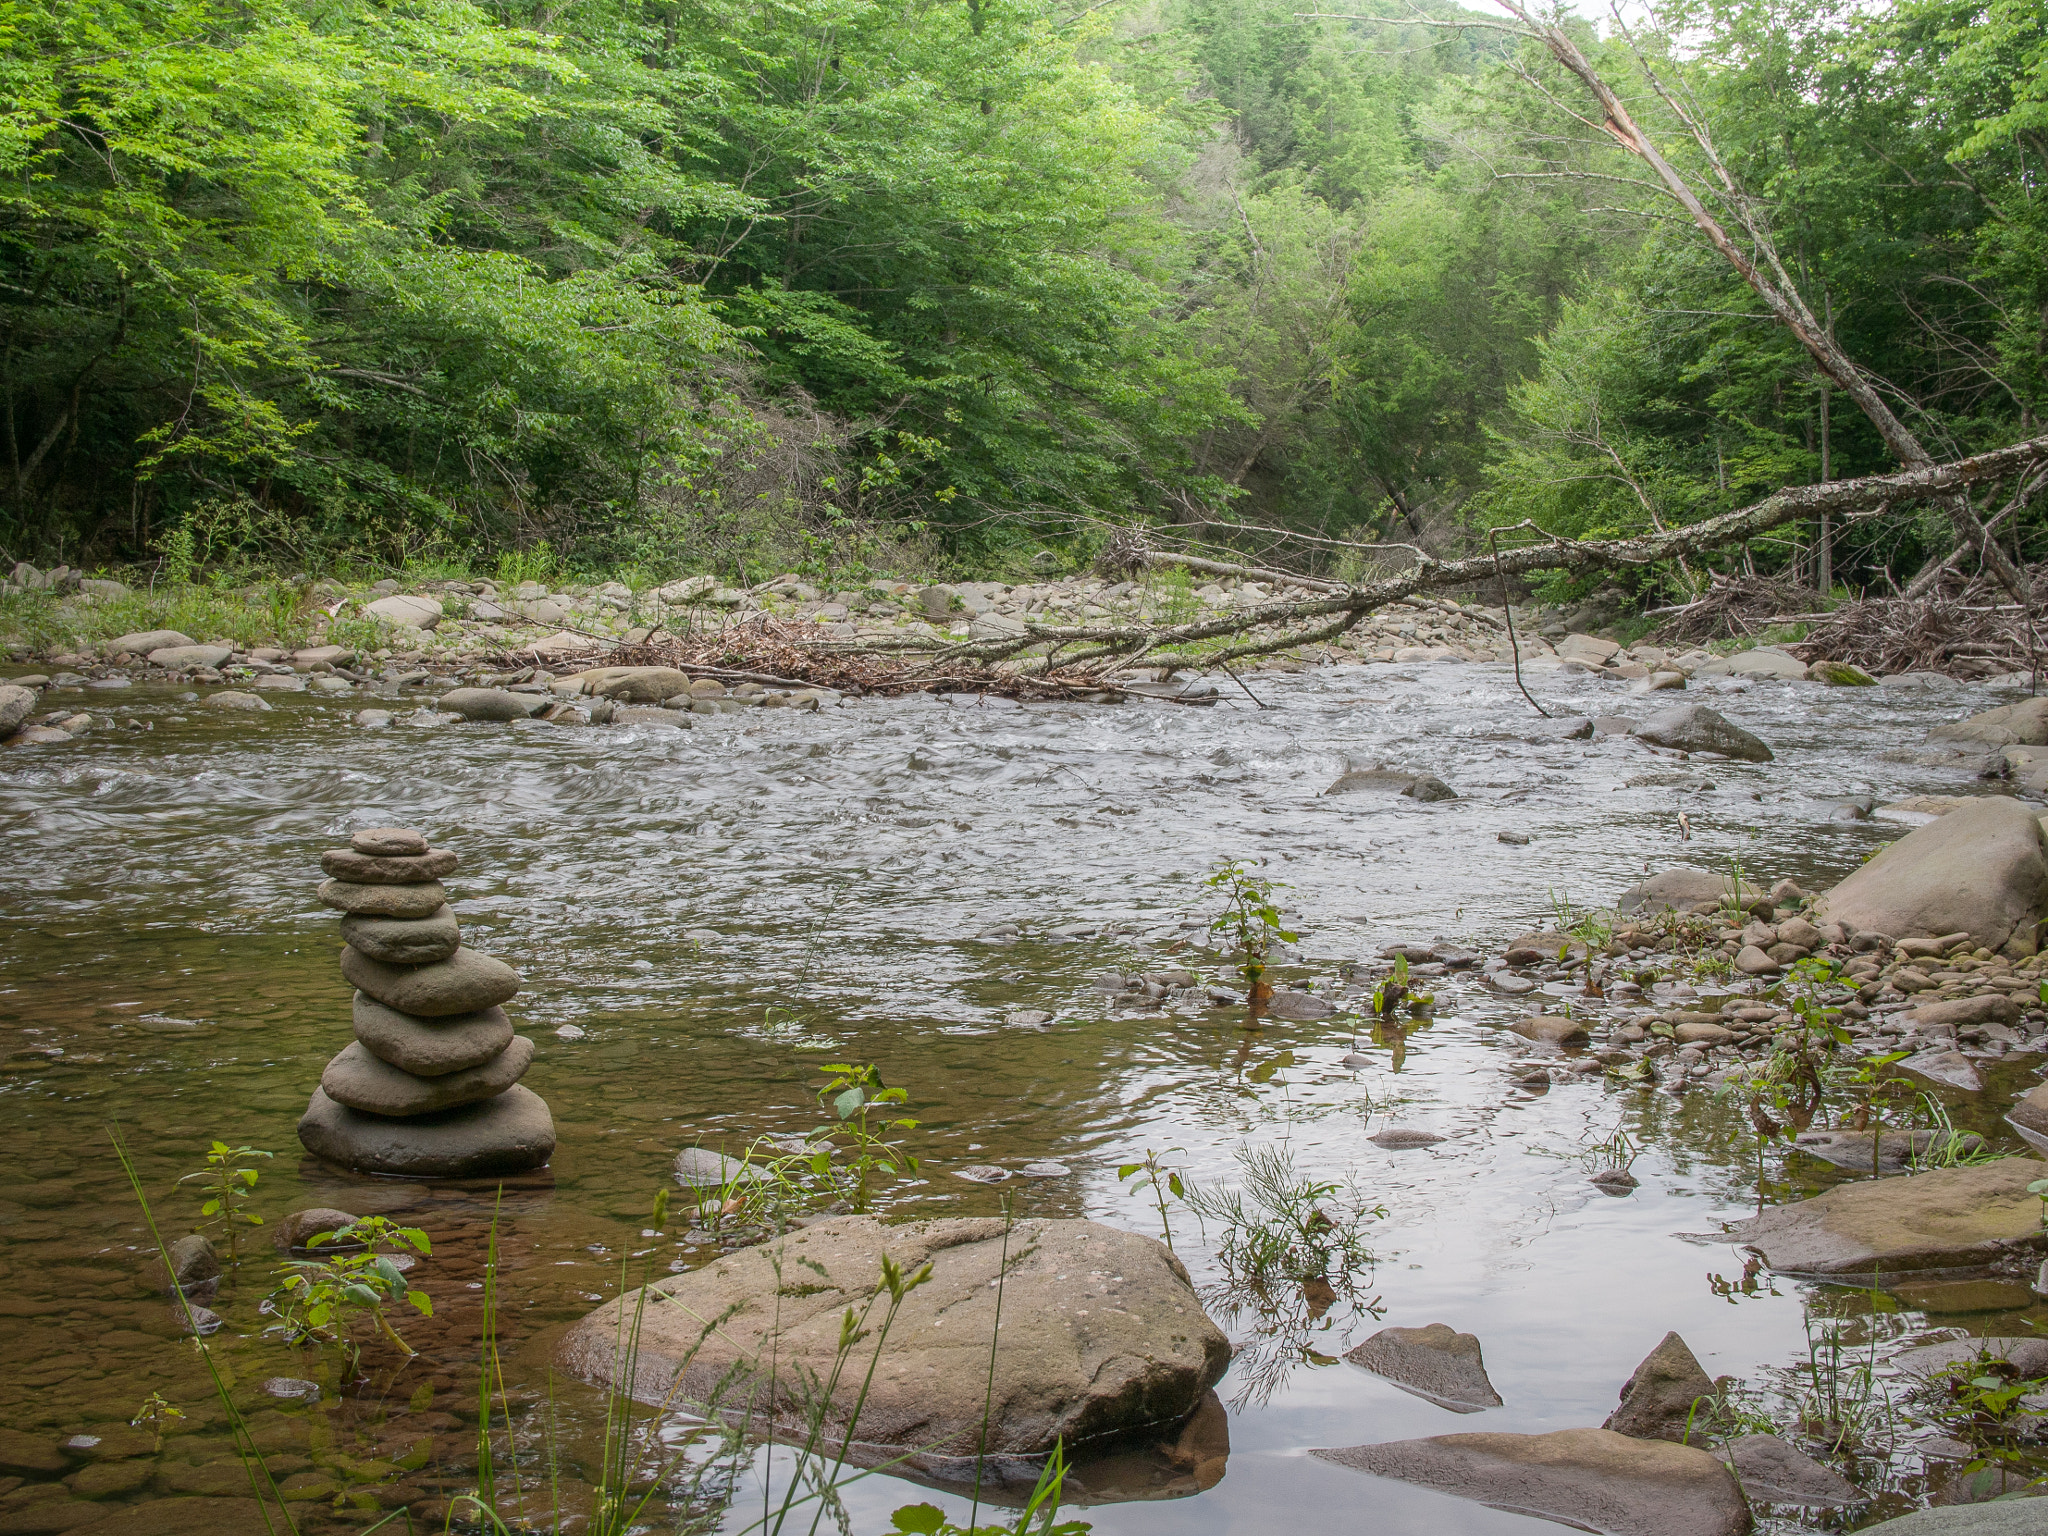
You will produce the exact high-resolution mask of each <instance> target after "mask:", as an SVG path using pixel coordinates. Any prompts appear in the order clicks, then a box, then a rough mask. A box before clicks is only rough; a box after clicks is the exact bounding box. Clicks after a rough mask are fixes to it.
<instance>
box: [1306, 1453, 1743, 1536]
mask: <svg viewBox="0 0 2048 1536" xmlns="http://www.w3.org/2000/svg"><path fill="white" fill-rule="evenodd" d="M1310 1454H1311V1455H1313V1456H1318V1457H1321V1458H1322V1459H1323V1460H1324V1461H1334V1462H1336V1463H1337V1464H1338V1465H1339V1466H1344V1467H1356V1468H1357V1469H1358V1470H1359V1471H1361V1472H1371V1473H1374V1474H1375V1475H1377V1476H1380V1477H1392V1478H1398V1479H1400V1480H1401V1481H1402V1482H1404V1483H1415V1484H1418V1485H1419V1486H1421V1487H1424V1488H1434V1489H1436V1490H1437V1491H1438V1492H1439V1493H1450V1494H1456V1495H1457V1496H1458V1497H1459V1498H1461V1499H1476V1500H1477V1501H1478V1502H1479V1503H1481V1504H1490V1505H1492V1506H1493V1507H1494V1508H1495V1509H1506V1510H1512V1511H1514V1512H1515V1513H1517V1514H1528V1515H1537V1516H1540V1517H1542V1518H1544V1519H1547V1520H1556V1521H1559V1522H1561V1523H1563V1524H1566V1525H1575V1526H1577V1527H1578V1528H1579V1529H1580V1530H1582V1531H1603V1532H1606V1533H1607V1536H1742V1533H1743V1532H1746V1531H1747V1530H1749V1528H1750V1520H1749V1505H1748V1504H1747V1503H1746V1502H1745V1501H1744V1500H1743V1497H1742V1489H1741V1488H1740V1486H1738V1485H1737V1483H1736V1481H1735V1478H1734V1476H1733V1474H1731V1473H1730V1472H1729V1470H1728V1469H1727V1468H1726V1467H1724V1466H1722V1465H1721V1463H1720V1462H1718V1461H1716V1460H1715V1459H1714V1458H1713V1457H1711V1456H1709V1455H1708V1454H1707V1453H1706V1452H1705V1451H1702V1450H1699V1449H1697V1448H1695V1447H1693V1446H1690V1445H1673V1444H1671V1443H1670V1442H1668V1441H1664V1440H1635V1439H1631V1438H1630V1437H1629V1436H1627V1435H1617V1434H1615V1433H1614V1432H1613V1431H1612V1430H1606V1429H1560V1430H1556V1431H1554V1432H1552V1433H1551V1434H1547V1435H1436V1436H1434V1437H1432V1438H1430V1439H1427V1440H1393V1441H1389V1442H1387V1443H1386V1444H1383V1445H1354V1446H1351V1447H1349V1448H1347V1449H1344V1450H1336V1451H1312V1452H1310Z"/></svg>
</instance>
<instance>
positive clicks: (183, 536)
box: [163, 523, 196, 587]
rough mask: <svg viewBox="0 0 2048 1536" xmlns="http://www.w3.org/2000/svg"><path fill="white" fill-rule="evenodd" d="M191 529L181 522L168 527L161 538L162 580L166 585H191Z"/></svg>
mask: <svg viewBox="0 0 2048 1536" xmlns="http://www.w3.org/2000/svg"><path fill="white" fill-rule="evenodd" d="M195 553H196V552H195V550H194V548H193V540H192V530H191V529H190V528H188V527H186V526H185V525H184V524H183V523H180V524H178V526H177V527H175V528H172V529H170V530H169V531H168V532H167V533H165V534H164V538H163V580H164V585H165V586H167V587H189V586H191V585H192V569H193V565H194V563H195Z"/></svg>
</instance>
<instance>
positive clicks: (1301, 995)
mask: <svg viewBox="0 0 2048 1536" xmlns="http://www.w3.org/2000/svg"><path fill="white" fill-rule="evenodd" d="M1336 1011H1337V1010H1336V1008H1335V1006H1334V1005H1333V1004H1331V1002H1330V1001H1329V999H1327V998H1321V997H1317V996H1316V995H1315V994H1314V993H1313V992H1275V993H1274V994H1273V997H1272V1000H1271V1001H1270V1002H1268V1003H1267V1005H1266V1012H1267V1013H1268V1014H1270V1015H1271V1016H1272V1017H1274V1018H1276V1019H1293V1020H1295V1021H1296V1022H1305V1021H1308V1020H1311V1019H1327V1018H1328V1017H1329V1016H1330V1015H1331V1014H1333V1013H1335V1012H1336Z"/></svg>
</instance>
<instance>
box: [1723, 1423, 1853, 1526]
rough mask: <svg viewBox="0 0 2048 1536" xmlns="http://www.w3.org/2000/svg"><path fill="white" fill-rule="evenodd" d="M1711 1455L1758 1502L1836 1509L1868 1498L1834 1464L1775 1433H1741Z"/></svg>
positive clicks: (1747, 1494) (1745, 1493)
mask: <svg viewBox="0 0 2048 1536" xmlns="http://www.w3.org/2000/svg"><path fill="white" fill-rule="evenodd" d="M1714 1455H1715V1456H1716V1457H1717V1458H1718V1459H1719V1460H1721V1461H1723V1462H1725V1463H1727V1464H1728V1465H1729V1466H1730V1467H1732V1468H1733V1469H1734V1472H1735V1477H1736V1480H1737V1481H1738V1482H1740V1483H1741V1484H1742V1491H1743V1493H1744V1495H1746V1496H1747V1497H1748V1498H1750V1499H1753V1500H1756V1501H1757V1502H1759V1503H1765V1504H1803V1505H1805V1506H1806V1507H1807V1508H1808V1509H1836V1508H1839V1507H1840V1506H1842V1505H1844V1504H1861V1503H1862V1502H1863V1501H1864V1500H1865V1499H1866V1498H1867V1497H1869V1496H1868V1495H1867V1494H1865V1493H1864V1491H1863V1490H1862V1489H1861V1488H1858V1487H1857V1486H1856V1485H1855V1484H1854V1483H1852V1482H1850V1481H1849V1480H1848V1479H1847V1478H1846V1477H1844V1476H1842V1474H1841V1473H1839V1472H1837V1471H1836V1470H1835V1469H1834V1468H1833V1467H1830V1466H1826V1465H1824V1464H1823V1463H1821V1462H1818V1461H1815V1460H1814V1459H1813V1458H1812V1457H1811V1456H1809V1455H1807V1454H1806V1453H1805V1452H1804V1451H1802V1450H1800V1449H1798V1448H1797V1447H1796V1446H1793V1445H1789V1444H1787V1443H1786V1442H1785V1441H1783V1440H1780V1439H1779V1438H1778V1437H1777V1436H1776V1435H1741V1436H1738V1437H1737V1438H1735V1439H1733V1440H1730V1441H1729V1442H1728V1443H1727V1444H1725V1445H1723V1446H1721V1447H1719V1448H1718V1449H1717V1450H1715V1452H1714Z"/></svg>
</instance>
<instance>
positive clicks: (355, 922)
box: [341, 906, 462, 965]
mask: <svg viewBox="0 0 2048 1536" xmlns="http://www.w3.org/2000/svg"><path fill="white" fill-rule="evenodd" d="M341 936H342V938H343V939H345V940H347V942H348V947H349V948H350V949H354V950H360V951H361V952H362V953H363V954H366V955H368V956H369V957H370V958H371V959H372V960H381V961H383V962H384V963H385V964H386V965H431V964H432V963H433V962H434V961H436V960H446V959H448V958H449V957H450V956H451V955H453V954H454V953H455V951H456V950H458V949H460V948H461V947H462V929H461V927H460V926H459V925H458V924H457V923H456V921H455V914H454V912H452V911H451V910H449V908H447V907H446V906H443V907H442V908H441V909H440V910H439V911H437V912H432V913H429V914H428V915H427V916H425V917H410V918H408V917H362V916H359V915H357V914H356V913H353V912H351V913H350V914H349V915H348V916H347V917H344V918H343V919H342V920H341Z"/></svg>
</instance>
